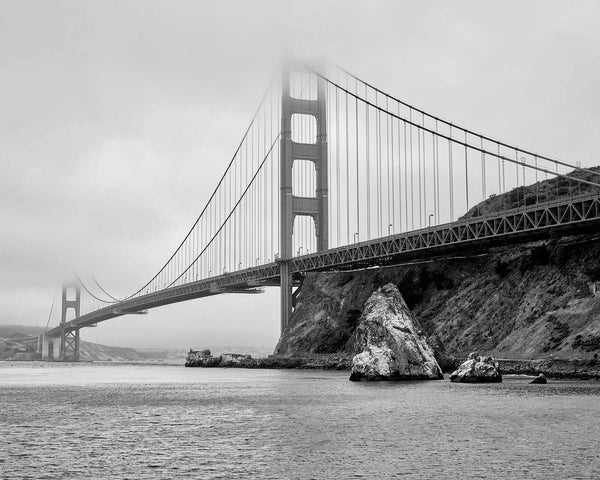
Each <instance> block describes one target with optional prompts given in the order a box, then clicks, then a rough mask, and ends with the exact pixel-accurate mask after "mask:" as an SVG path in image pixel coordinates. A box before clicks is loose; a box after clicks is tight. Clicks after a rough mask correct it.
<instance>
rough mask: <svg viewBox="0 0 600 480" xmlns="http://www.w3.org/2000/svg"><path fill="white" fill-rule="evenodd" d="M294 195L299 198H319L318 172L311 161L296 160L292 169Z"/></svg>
mask: <svg viewBox="0 0 600 480" xmlns="http://www.w3.org/2000/svg"><path fill="white" fill-rule="evenodd" d="M292 193H293V194H294V195H296V196H299V197H316V196H317V171H316V168H315V164H314V163H313V162H311V161H309V160H295V161H294V166H293V168H292Z"/></svg>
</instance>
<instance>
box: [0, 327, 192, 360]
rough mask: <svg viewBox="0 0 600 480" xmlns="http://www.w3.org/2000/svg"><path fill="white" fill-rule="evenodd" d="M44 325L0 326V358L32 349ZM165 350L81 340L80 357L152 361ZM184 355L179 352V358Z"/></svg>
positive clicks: (84, 358)
mask: <svg viewBox="0 0 600 480" xmlns="http://www.w3.org/2000/svg"><path fill="white" fill-rule="evenodd" d="M44 330H45V328H44V327H35V326H24V325H2V326H0V360H6V359H12V358H15V354H17V353H27V352H31V351H33V350H32V349H33V348H34V345H35V342H32V341H31V340H29V338H31V337H36V336H37V335H40V334H41V333H43V332H44ZM164 353H165V352H162V351H161V352H151V351H149V352H146V351H140V350H136V349H133V348H127V347H111V346H108V345H100V344H98V343H92V342H85V341H83V340H82V341H81V343H80V357H81V360H82V361H102V360H104V361H152V360H157V359H162V358H165V356H164ZM183 357H184V355H183V354H181V355H180V358H183Z"/></svg>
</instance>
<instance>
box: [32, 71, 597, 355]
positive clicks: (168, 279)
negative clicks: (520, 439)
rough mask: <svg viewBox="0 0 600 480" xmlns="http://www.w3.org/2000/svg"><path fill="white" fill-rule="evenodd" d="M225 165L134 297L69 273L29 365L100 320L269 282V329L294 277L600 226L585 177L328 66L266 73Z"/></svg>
mask: <svg viewBox="0 0 600 480" xmlns="http://www.w3.org/2000/svg"><path fill="white" fill-rule="evenodd" d="M224 167H225V168H224V173H223V175H222V177H221V178H220V180H219V182H218V184H217V186H216V187H215V189H214V191H213V192H212V194H211V196H210V198H209V200H208V201H207V203H206V205H205V206H204V208H203V209H202V211H201V212H200V214H199V216H198V217H197V219H196V221H195V222H194V223H193V225H192V226H191V228H190V229H189V231H188V233H187V235H186V236H185V237H184V238H183V240H182V241H181V243H180V244H179V245H178V246H177V248H175V249H174V251H173V253H172V255H171V256H170V258H168V260H167V261H166V262H165V263H164V264H163V265H162V267H161V268H159V269H158V270H157V271H156V274H155V275H154V276H153V277H152V278H150V279H149V280H148V281H147V282H146V283H144V284H143V285H142V286H141V287H139V288H138V289H137V290H135V291H133V292H132V293H131V294H130V295H128V296H125V297H117V296H113V295H111V294H110V293H109V292H108V290H107V289H105V288H104V287H103V286H102V285H101V284H100V283H98V282H97V281H96V280H95V279H92V280H93V281H87V282H83V281H82V280H81V279H80V278H78V279H77V281H75V282H73V283H72V284H68V285H65V286H64V287H63V291H62V306H61V317H60V323H59V324H58V325H56V326H54V327H52V328H50V329H48V330H47V332H46V334H45V337H44V339H43V341H42V342H40V344H41V345H40V350H41V351H42V355H43V357H44V358H53V357H58V359H61V360H70V361H76V360H78V359H79V336H80V329H81V328H84V327H91V326H95V325H97V324H98V323H99V322H103V321H105V320H109V319H111V318H115V317H119V316H122V315H128V314H142V313H146V312H147V311H148V310H149V309H152V308H155V307H158V306H162V305H168V304H171V303H177V302H183V301H186V300H191V299H194V298H201V297H206V296H210V295H218V294H223V293H245V294H253V293H260V292H262V288H263V287H265V286H280V291H281V302H280V304H281V330H282V331H284V330H285V329H286V328H287V325H288V323H289V321H290V317H291V315H292V312H293V309H294V305H295V301H296V298H297V295H298V294H299V292H300V288H299V285H300V283H301V279H302V278H303V275H304V274H306V273H307V272H311V271H327V270H343V269H356V268H368V267H376V266H380V265H389V264H394V263H398V262H402V261H404V260H408V259H424V258H429V257H437V256H444V255H449V254H456V253H457V252H464V251H472V250H473V249H486V248H491V247H494V246H499V245H502V244H506V243H511V242H526V241H531V240H535V239H538V238H545V237H548V236H549V235H564V234H572V233H578V232H583V231H588V230H591V229H598V228H599V227H600V172H597V171H595V170H593V169H586V168H580V167H579V166H578V165H573V164H570V163H568V162H566V161H563V160H559V159H556V158H552V157H548V156H545V155H542V154H540V153H537V152H533V151H531V150H529V149H525V148H520V147H517V146H515V145H511V144H509V143H506V142H503V141H500V140H497V139H493V138H491V137H489V136H486V135H482V134H479V133H476V132H474V131H472V130H470V129H467V128H465V127H462V126H459V125H456V124H454V123H452V122H450V121H447V120H444V119H441V118H439V117H437V116H435V115H433V114H430V113H427V112H425V111H423V110H422V109H419V108H417V107H415V106H412V105H410V104H408V103H406V102H405V101H403V100H401V99H399V98H397V97H394V96H392V95H390V94H387V93H385V92H383V91H381V90H380V89H378V88H376V87H375V86H373V85H371V84H369V83H367V82H366V81H364V80H362V79H360V78H358V77H356V76H355V75H353V74H351V73H349V72H347V71H345V70H343V69H341V68H339V67H336V66H330V65H328V66H320V67H319V68H312V67H309V66H306V65H304V64H299V63H292V64H288V65H287V66H286V67H285V68H284V69H283V71H282V73H281V74H277V75H276V76H275V79H274V80H273V82H272V83H271V85H270V86H269V87H268V89H267V91H266V93H265V94H264V96H263V98H262V100H261V102H260V105H259V107H258V108H257V110H256V112H255V113H254V116H253V118H252V120H251V122H250V124H249V126H248V128H247V129H246V131H245V132H244V134H243V135H242V139H241V141H240V143H239V144H238V145H237V147H236V148H235V151H234V153H233V155H232V157H231V158H230V159H229V162H228V163H227V164H224ZM526 185H529V187H528V188H525V186H526ZM507 192H508V194H507ZM461 215H462V216H461ZM294 287H296V289H295V290H294ZM55 343H56V347H54V344H55ZM42 344H43V345H42Z"/></svg>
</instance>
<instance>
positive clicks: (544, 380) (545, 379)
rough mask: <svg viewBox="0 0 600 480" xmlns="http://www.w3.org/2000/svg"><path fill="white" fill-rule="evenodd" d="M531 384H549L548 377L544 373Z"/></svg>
mask: <svg viewBox="0 0 600 480" xmlns="http://www.w3.org/2000/svg"><path fill="white" fill-rule="evenodd" d="M529 383H539V384H542V383H548V379H547V378H546V375H544V374H543V373H540V374H539V375H538V376H537V377H535V378H534V379H533V380H532V381H531V382H529Z"/></svg>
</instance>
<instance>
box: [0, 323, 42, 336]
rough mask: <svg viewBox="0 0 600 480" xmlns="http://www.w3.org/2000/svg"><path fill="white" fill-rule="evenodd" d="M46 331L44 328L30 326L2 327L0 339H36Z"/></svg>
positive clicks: (0, 326)
mask: <svg viewBox="0 0 600 480" xmlns="http://www.w3.org/2000/svg"><path fill="white" fill-rule="evenodd" d="M44 330H45V328H44V327H34V326H29V325H0V338H19V337H35V336H37V335H39V334H41V333H44Z"/></svg>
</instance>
